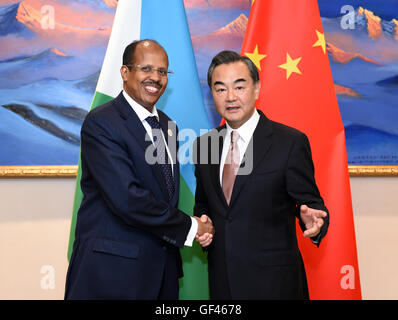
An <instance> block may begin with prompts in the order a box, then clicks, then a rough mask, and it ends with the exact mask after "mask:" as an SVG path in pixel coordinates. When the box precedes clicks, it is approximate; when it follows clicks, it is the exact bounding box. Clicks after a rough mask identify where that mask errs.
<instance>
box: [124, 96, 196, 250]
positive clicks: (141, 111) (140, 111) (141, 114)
mask: <svg viewBox="0 0 398 320" xmlns="http://www.w3.org/2000/svg"><path fill="white" fill-rule="evenodd" d="M123 96H124V98H125V99H126V100H127V102H128V103H129V105H130V106H131V108H133V110H134V111H135V113H136V114H137V116H138V118H139V119H140V120H141V122H142V125H143V126H144V128H145V130H146V132H147V134H148V136H149V137H150V138H151V141H152V143H153V136H152V127H151V126H150V125H149V123H148V122H147V121H146V118H148V117H153V116H155V117H156V118H157V119H158V120H159V115H158V111H157V109H156V106H153V109H152V113H151V112H149V111H148V110H147V109H145V108H144V107H143V106H141V105H140V104H138V103H137V102H136V101H135V100H134V99H133V98H131V97H130V96H129V95H128V94H127V93H126V92H125V91H123ZM160 131H161V134H162V138H163V141H164V144H165V146H166V151H167V155H168V157H169V160H170V163H171V164H172V166H171V169H172V170H173V164H174V163H173V159H172V157H171V155H170V150H169V147H168V146H167V143H166V139H165V137H164V134H163V131H162V130H160ZM172 172H173V175H174V170H173V171H172ZM176 192H179V190H176ZM191 220H192V224H191V229H190V230H189V232H188V235H187V238H186V240H185V243H184V244H185V245H186V246H189V247H192V243H193V240H194V239H195V235H196V233H197V232H198V222H197V221H196V220H195V219H194V218H193V217H191Z"/></svg>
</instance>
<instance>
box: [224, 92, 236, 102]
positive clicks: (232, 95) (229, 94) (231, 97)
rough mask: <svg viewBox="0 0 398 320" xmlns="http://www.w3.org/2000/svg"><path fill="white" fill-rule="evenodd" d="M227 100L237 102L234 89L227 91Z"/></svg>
mask: <svg viewBox="0 0 398 320" xmlns="http://www.w3.org/2000/svg"><path fill="white" fill-rule="evenodd" d="M226 99H227V101H235V100H236V94H235V90H233V89H228V90H227V96H226Z"/></svg>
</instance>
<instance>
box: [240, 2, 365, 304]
mask: <svg viewBox="0 0 398 320" xmlns="http://www.w3.org/2000/svg"><path fill="white" fill-rule="evenodd" d="M241 54H242V55H246V56H248V57H249V58H250V59H251V60H252V61H253V62H254V63H255V64H256V66H257V68H258V69H259V71H260V81H261V92H260V97H259V99H258V100H257V102H256V107H257V108H258V109H261V110H262V111H263V112H264V113H265V114H266V115H267V117H268V118H270V119H271V120H274V121H278V122H282V123H284V124H286V125H289V126H292V127H294V128H297V129H299V130H300V131H302V132H304V133H305V134H306V135H307V136H308V138H309V140H310V144H311V149H312V154H313V160H314V165H315V179H316V181H317V185H318V187H319V190H320V192H321V195H322V197H323V198H324V200H325V204H326V206H327V207H328V209H329V212H330V226H329V230H328V233H327V235H326V237H325V238H324V239H323V240H322V243H321V245H320V247H319V248H317V247H316V246H315V245H314V244H312V243H311V241H309V240H308V239H305V238H303V237H302V232H298V238H299V239H298V240H299V245H300V250H301V252H302V255H303V259H304V264H305V269H306V272H307V279H308V286H309V293H310V298H311V299H361V287H360V282H359V270H358V260H357V250H356V242H355V230H354V222H353V212H352V204H351V191H350V184H349V176H348V166H347V154H346V146H345V135H344V127H343V124H342V120H341V116H340V112H339V108H338V104H337V99H336V95H335V92H334V87H333V80H332V74H331V71H330V65H329V60H328V56H327V52H326V47H325V38H324V34H323V30H322V24H321V18H320V14H319V9H318V4H317V1H316V0H303V1H297V0H255V1H252V8H251V12H250V17H249V22H248V26H247V30H246V35H245V39H244V41H243V45H242V52H241Z"/></svg>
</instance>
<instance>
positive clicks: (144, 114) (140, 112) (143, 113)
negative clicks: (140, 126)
mask: <svg viewBox="0 0 398 320" xmlns="http://www.w3.org/2000/svg"><path fill="white" fill-rule="evenodd" d="M122 93H123V96H124V98H125V99H126V100H127V102H128V103H129V105H130V106H131V107H132V108H133V110H134V111H135V113H136V114H137V116H138V118H139V119H140V120H141V122H142V121H144V120H146V118H148V117H153V116H155V117H156V118H157V119H158V121H159V115H158V111H157V109H156V106H153V109H152V112H149V111H148V110H147V109H145V108H144V107H143V106H142V105H140V104H139V103H137V102H136V101H135V100H134V99H133V98H131V97H130V96H129V95H128V93H127V92H125V91H124V90H123V92H122Z"/></svg>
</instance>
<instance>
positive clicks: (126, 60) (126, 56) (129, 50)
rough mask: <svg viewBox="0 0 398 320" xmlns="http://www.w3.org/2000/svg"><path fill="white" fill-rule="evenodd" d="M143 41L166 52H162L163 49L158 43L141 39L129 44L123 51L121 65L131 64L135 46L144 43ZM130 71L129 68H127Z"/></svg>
mask: <svg viewBox="0 0 398 320" xmlns="http://www.w3.org/2000/svg"><path fill="white" fill-rule="evenodd" d="M145 41H150V42H152V43H155V44H157V45H158V46H159V47H161V48H162V49H163V51H164V52H166V50H164V48H163V47H162V46H161V45H160V44H159V42H157V41H156V40H152V39H142V40H134V41H133V42H131V43H130V44H129V45H128V46H127V47H126V48H125V49H124V53H123V65H129V64H133V63H134V61H133V58H134V53H135V49H137V46H138V45H139V44H140V43H141V42H145ZM128 68H129V69H130V67H128Z"/></svg>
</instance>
